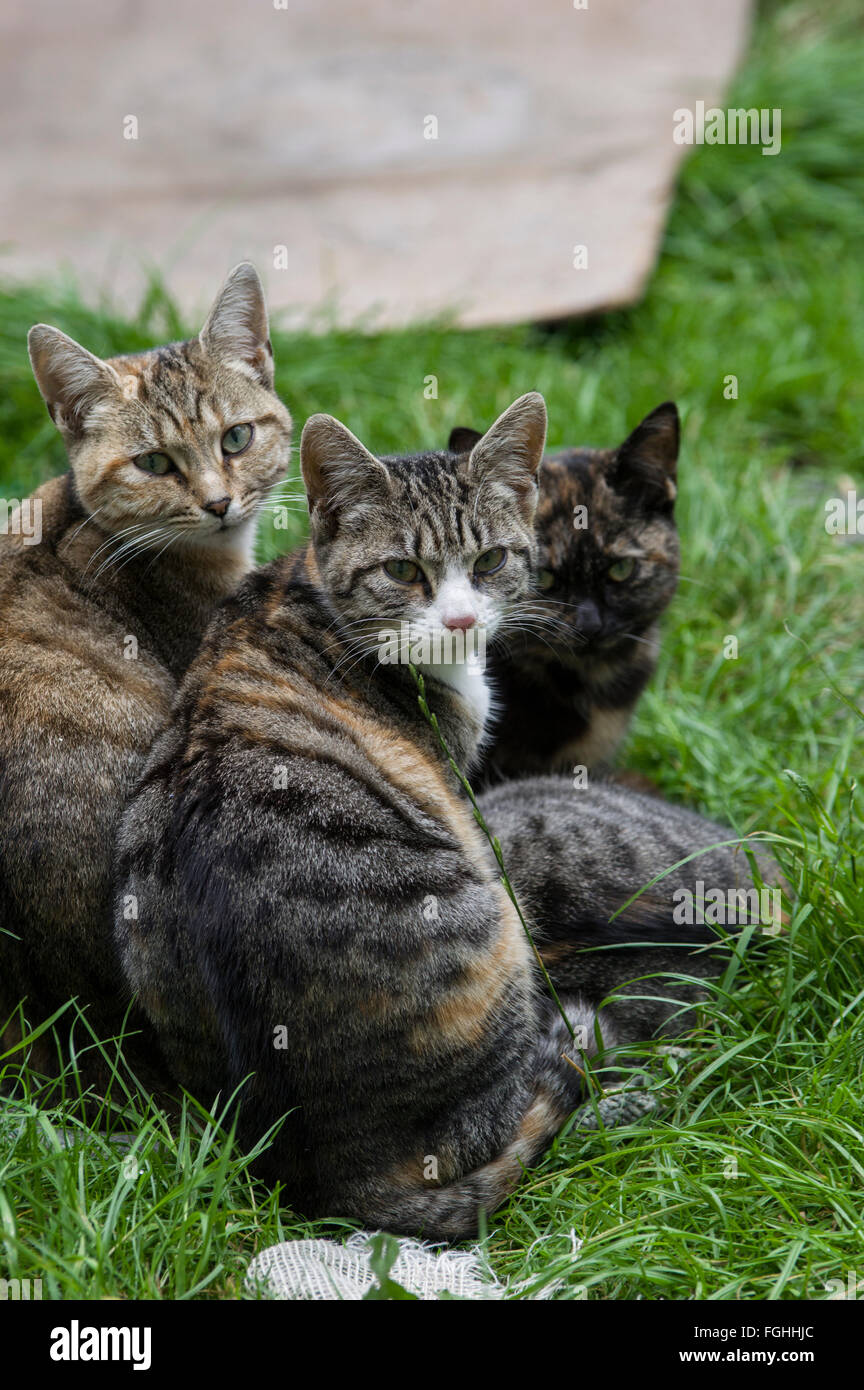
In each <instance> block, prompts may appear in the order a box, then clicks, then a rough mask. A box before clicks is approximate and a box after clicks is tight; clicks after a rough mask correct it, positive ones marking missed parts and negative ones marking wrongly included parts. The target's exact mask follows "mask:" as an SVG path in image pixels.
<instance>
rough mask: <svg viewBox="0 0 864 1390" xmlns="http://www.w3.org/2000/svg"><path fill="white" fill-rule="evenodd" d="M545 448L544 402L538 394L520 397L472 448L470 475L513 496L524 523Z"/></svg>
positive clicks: (529, 515) (530, 514)
mask: <svg viewBox="0 0 864 1390" xmlns="http://www.w3.org/2000/svg"><path fill="white" fill-rule="evenodd" d="M545 444H546V402H545V401H544V399H543V397H542V396H541V395H540V392H539V391H529V392H528V393H527V395H525V396H520V397H519V399H518V400H517V401H514V402H513V404H512V405H511V406H508V408H507V410H505V411H504V413H503V414H502V415H499V416H498V419H497V420H496V421H495V423H494V425H492V426H491V428H490V429H488V430H487V431H486V433H485V434H484V435H482V437H481V438H480V439H479V441H478V442H477V443H476V444H475V445H474V448H473V449H472V450H471V453H470V455H469V457H468V471H469V474H470V475H471V476H472V477H473V478H474V479H476V480H477V481H481V480H485V479H489V480H490V481H492V482H494V483H497V484H499V485H503V486H506V487H508V488H509V489H510V490H511V491H512V492H515V494H516V496H517V498H518V500H519V504H520V506H521V507H522V509H523V511H524V513H525V516H526V519H527V520H529V521H531V520H532V519H533V515H534V508H535V506H536V504H537V481H536V474H537V469H538V468H539V467H540V461H541V459H542V458H543V449H544V447H545Z"/></svg>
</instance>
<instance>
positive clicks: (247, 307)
mask: <svg viewBox="0 0 864 1390" xmlns="http://www.w3.org/2000/svg"><path fill="white" fill-rule="evenodd" d="M198 337H199V341H200V343H201V346H202V348H203V349H204V351H205V352H208V353H210V355H211V356H213V357H219V358H221V359H222V360H223V361H225V362H227V363H230V364H231V365H233V366H235V367H237V368H239V370H240V371H245V372H246V373H247V374H251V375H252V376H254V377H255V379H256V380H257V381H260V382H261V384H262V385H263V386H267V387H270V388H271V389H272V386H273V348H272V347H271V344H270V327H269V324H268V321H267V305H266V303H265V301H264V290H263V288H262V285H261V281H260V279H259V277H258V272H257V270H256V269H255V267H254V265H251V264H250V263H249V261H241V263H240V265H235V267H234V269H233V270H232V271H231V273H230V274H229V276H228V278H227V280H226V281H225V284H224V285H223V286H222V288H221V290H220V291H219V294H218V295H217V296H216V302H215V303H214V305H213V308H212V309H211V310H210V313H209V315H208V316H207V322H206V323H205V325H204V327H203V328H202V329H201V332H200V334H199V335H198Z"/></svg>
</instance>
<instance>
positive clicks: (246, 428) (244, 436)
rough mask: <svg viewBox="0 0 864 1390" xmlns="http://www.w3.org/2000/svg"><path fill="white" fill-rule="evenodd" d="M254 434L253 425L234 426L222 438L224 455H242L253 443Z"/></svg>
mask: <svg viewBox="0 0 864 1390" xmlns="http://www.w3.org/2000/svg"><path fill="white" fill-rule="evenodd" d="M253 434H254V430H253V429H252V426H251V425H232V426H231V428H230V430H226V431H225V433H224V434H223V436H222V452H223V454H242V452H243V450H244V449H248V447H249V445H250V444H251V443H252V435H253Z"/></svg>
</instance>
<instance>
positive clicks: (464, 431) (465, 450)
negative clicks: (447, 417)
mask: <svg viewBox="0 0 864 1390" xmlns="http://www.w3.org/2000/svg"><path fill="white" fill-rule="evenodd" d="M482 438H483V436H482V434H481V433H480V431H479V430H471V429H468V427H467V426H466V425H457V426H456V428H455V429H452V430H451V431H450V438H449V439H448V440H447V452H448V453H450V454H470V452H471V450H472V449H473V448H474V445H475V444H479V442H480V440H481V439H482Z"/></svg>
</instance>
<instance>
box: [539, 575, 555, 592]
mask: <svg viewBox="0 0 864 1390" xmlns="http://www.w3.org/2000/svg"><path fill="white" fill-rule="evenodd" d="M537 588H538V589H542V590H543V592H544V593H545V592H546V591H547V590H548V589H554V588H555V575H554V574H553V573H552V571H551V570H538V571H537Z"/></svg>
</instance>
